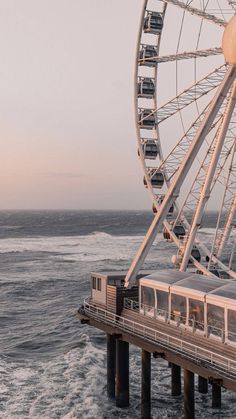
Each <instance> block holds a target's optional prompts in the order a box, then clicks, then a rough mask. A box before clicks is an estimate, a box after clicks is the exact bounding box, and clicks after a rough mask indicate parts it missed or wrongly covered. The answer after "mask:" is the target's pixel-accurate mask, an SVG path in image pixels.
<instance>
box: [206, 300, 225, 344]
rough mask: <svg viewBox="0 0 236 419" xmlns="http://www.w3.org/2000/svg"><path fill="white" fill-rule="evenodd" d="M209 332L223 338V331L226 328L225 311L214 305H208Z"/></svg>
mask: <svg viewBox="0 0 236 419" xmlns="http://www.w3.org/2000/svg"><path fill="white" fill-rule="evenodd" d="M207 324H208V332H209V333H212V334H213V335H216V336H220V337H222V330H224V327H225V321H224V309H223V307H219V306H216V305H214V304H207Z"/></svg>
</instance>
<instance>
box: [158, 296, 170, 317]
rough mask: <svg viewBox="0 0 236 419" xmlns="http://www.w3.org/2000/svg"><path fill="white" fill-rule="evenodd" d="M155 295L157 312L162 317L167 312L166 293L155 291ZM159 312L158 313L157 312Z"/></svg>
mask: <svg viewBox="0 0 236 419" xmlns="http://www.w3.org/2000/svg"><path fill="white" fill-rule="evenodd" d="M156 295H157V312H158V314H159V315H162V316H164V315H165V313H167V312H168V309H169V307H168V297H169V296H168V293H167V292H165V291H160V290H156ZM159 310H160V312H159Z"/></svg>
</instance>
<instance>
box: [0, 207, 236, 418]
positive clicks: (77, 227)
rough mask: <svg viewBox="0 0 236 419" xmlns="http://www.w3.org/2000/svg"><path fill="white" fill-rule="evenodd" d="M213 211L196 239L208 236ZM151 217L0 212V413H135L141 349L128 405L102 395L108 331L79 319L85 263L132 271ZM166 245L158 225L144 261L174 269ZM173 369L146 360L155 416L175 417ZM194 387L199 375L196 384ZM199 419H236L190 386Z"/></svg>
mask: <svg viewBox="0 0 236 419" xmlns="http://www.w3.org/2000/svg"><path fill="white" fill-rule="evenodd" d="M214 219H215V217H214V214H209V215H208V219H207V222H206V225H207V228H203V229H202V232H201V234H202V237H203V238H204V239H205V240H206V241H207V242H209V243H211V241H212V238H213V233H214V230H213V228H212V227H213V221H214ZM151 220H152V214H151V213H150V212H147V211H120V212H116V211H105V212H104V211H34V212H30V211H2V212H0V291H1V292H0V418H1V419H2V418H4V419H10V418H12V419H13V418H14V419H23V418H33V419H34V418H35V419H37V418H43V419H56V418H63V419H75V418H78V419H100V418H101V419H105V418H107V419H111V418H131V419H132V418H137V417H139V415H140V365H141V364H140V363H141V360H140V350H138V349H137V348H135V347H133V346H130V405H131V406H130V408H127V409H124V410H122V409H119V408H116V407H115V405H114V403H113V402H110V401H109V400H108V399H107V396H106V335H105V334H104V333H103V332H101V331H99V330H96V329H94V328H92V327H89V326H88V325H81V324H80V322H79V320H78V318H77V316H76V312H77V309H78V306H79V305H80V304H81V303H82V302H83V299H84V298H85V297H87V296H88V295H89V294H90V281H89V273H90V271H101V270H119V269H124V270H125V269H128V267H129V265H130V263H131V261H132V258H133V256H134V255H135V252H136V251H137V249H138V246H139V245H140V243H141V241H142V238H143V236H144V234H145V232H146V230H147V228H148V226H149V224H150V222H151ZM175 252H176V249H175V248H174V247H173V245H172V244H170V243H167V242H165V241H164V240H163V238H162V233H161V232H160V233H158V236H157V239H156V241H155V243H154V245H153V247H152V250H151V252H150V255H149V256H148V258H147V261H146V263H145V266H144V268H147V269H160V268H161V269H163V268H164V269H165V268H171V267H172V265H171V262H170V259H171V256H172V254H174V253H175ZM170 374H171V370H170V369H169V368H168V365H167V363H166V362H165V361H163V360H161V359H152V414H153V418H162V419H164V418H177V417H178V418H181V417H182V416H183V398H182V396H180V397H176V398H173V397H171V391H170ZM196 385H197V382H196ZM195 394H196V417H198V418H206V417H214V418H236V397H235V395H234V394H233V393H231V392H229V391H225V390H223V394H222V411H220V410H212V409H211V397H210V394H209V395H201V394H199V393H198V392H197V391H196V393H195Z"/></svg>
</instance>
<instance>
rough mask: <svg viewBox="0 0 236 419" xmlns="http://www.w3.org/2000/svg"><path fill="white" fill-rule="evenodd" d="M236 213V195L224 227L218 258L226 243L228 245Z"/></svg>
mask: <svg viewBox="0 0 236 419" xmlns="http://www.w3.org/2000/svg"><path fill="white" fill-rule="evenodd" d="M235 213H236V195H235V196H234V198H233V202H232V205H231V208H230V211H229V215H228V218H227V221H226V224H225V229H224V232H223V236H222V239H221V242H220V246H219V250H218V253H217V257H218V258H220V257H221V255H222V252H223V250H224V247H225V245H226V243H227V241H228V239H229V235H230V232H231V230H232V227H233V220H234V217H235Z"/></svg>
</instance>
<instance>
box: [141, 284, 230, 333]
mask: <svg viewBox="0 0 236 419" xmlns="http://www.w3.org/2000/svg"><path fill="white" fill-rule="evenodd" d="M141 303H142V304H143V306H146V307H145V312H147V313H148V314H149V315H153V316H154V309H156V310H157V311H158V315H160V316H161V315H163V316H166V315H170V318H171V319H173V320H176V321H177V320H178V321H180V323H184V324H186V321H187V317H188V324H189V325H191V324H192V321H193V320H194V321H195V327H196V328H197V329H199V330H203V328H204V310H205V307H204V303H203V302H202V301H199V300H195V299H192V298H189V299H188V313H187V300H186V297H185V296H181V295H176V294H171V301H170V308H169V294H168V293H167V292H165V291H161V290H156V302H155V291H154V289H153V288H148V287H144V286H141ZM207 325H208V326H209V327H210V332H211V333H213V334H215V335H218V334H219V333H220V330H225V327H226V325H225V313H224V308H223V307H219V306H216V305H213V304H209V303H208V304H207ZM227 331H228V337H229V338H230V339H231V340H235V341H236V311H235V310H230V309H228V310H227Z"/></svg>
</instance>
